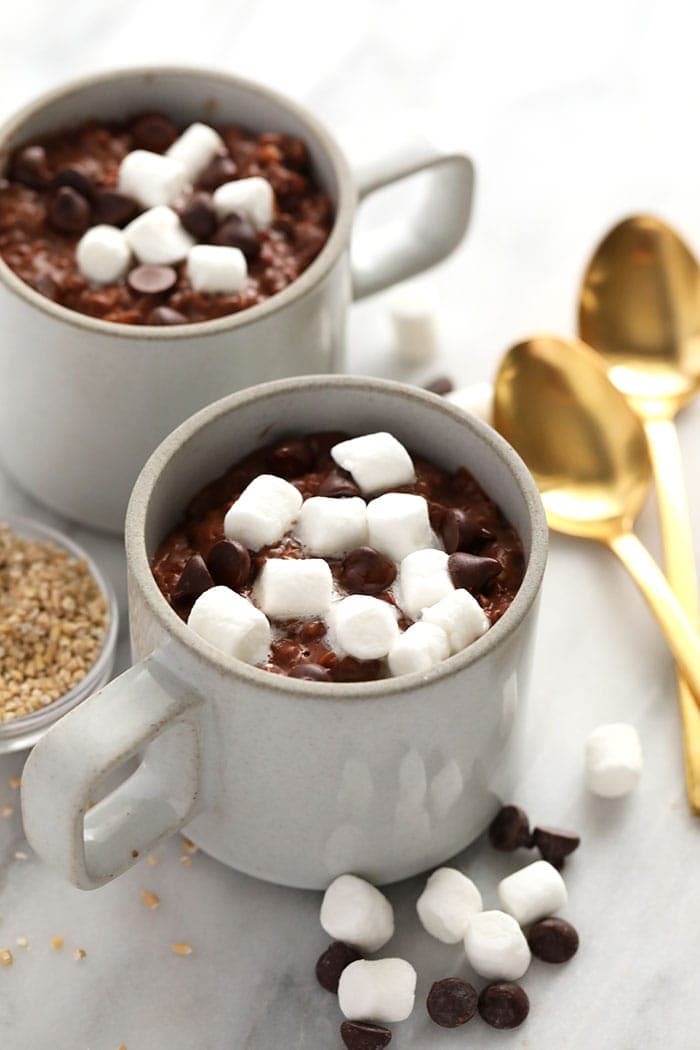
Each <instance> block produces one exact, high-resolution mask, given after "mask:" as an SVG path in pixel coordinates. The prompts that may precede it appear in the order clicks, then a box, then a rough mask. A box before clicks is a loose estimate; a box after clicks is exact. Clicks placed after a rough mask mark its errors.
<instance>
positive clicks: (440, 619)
mask: <svg viewBox="0 0 700 1050" xmlns="http://www.w3.org/2000/svg"><path fill="white" fill-rule="evenodd" d="M422 619H423V620H424V621H425V622H426V623H434V624H437V626H438V627H442V629H443V631H444V632H445V634H446V635H447V639H448V641H449V643H450V652H451V653H459V652H461V651H462V649H466V647H467V646H468V645H471V644H472V642H475V641H476V640H477V638H481V636H482V634H485V633H486V631H488V629H489V618H488V616H487V615H486V613H485V612H484V610H483V609H482V608H481V606H480V605H479V603H478V601H477V600H476V598H474V596H473V595H471V594H470V593H469V591H465V590H464V589H463V588H461V587H460V588H459V590H456V591H452V592H451V593H450V594H447V595H445V597H444V598H441V599H440V601H439V602H437V603H436V604H435V605H431V606H429V607H428V608H427V609H424V610H423V616H422Z"/></svg>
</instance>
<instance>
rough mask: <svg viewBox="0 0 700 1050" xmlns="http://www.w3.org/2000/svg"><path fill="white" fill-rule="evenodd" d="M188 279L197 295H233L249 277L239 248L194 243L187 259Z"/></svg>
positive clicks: (243, 256)
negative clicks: (207, 293)
mask: <svg viewBox="0 0 700 1050" xmlns="http://www.w3.org/2000/svg"><path fill="white" fill-rule="evenodd" d="M187 276H188V277H189V279H190V282H191V284H192V287H193V288H194V289H195V291H197V292H211V293H214V294H216V293H220V294H221V295H234V294H235V292H240V290H241V288H242V287H243V285H244V284H245V282H246V278H247V276H248V265H247V263H246V261H245V255H244V254H243V252H242V251H241V250H240V248H230V247H227V246H225V245H222V244H221V245H220V244H195V246H194V248H190V251H189V254H188V256H187Z"/></svg>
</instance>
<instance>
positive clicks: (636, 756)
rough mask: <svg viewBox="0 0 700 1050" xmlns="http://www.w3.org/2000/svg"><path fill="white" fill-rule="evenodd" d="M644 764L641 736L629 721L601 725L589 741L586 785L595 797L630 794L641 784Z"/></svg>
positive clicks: (618, 796) (587, 744)
mask: <svg viewBox="0 0 700 1050" xmlns="http://www.w3.org/2000/svg"><path fill="white" fill-rule="evenodd" d="M642 764H643V757H642V744H641V741H640V739H639V734H638V733H637V730H636V729H635V728H634V726H632V725H629V723H627V722H613V723H610V724H609V725H602V726H598V728H597V729H594V730H593V732H592V733H591V734H590V735H589V737H588V739H587V740H586V782H587V784H588V787H589V789H590V790H591V791H592V792H593V793H594V794H595V795H600V796H602V798H620V797H621V796H622V795H627V794H628V793H629V792H630V791H632V789H633V788H635V787H636V786H637V783H638V782H639V778H640V777H641V775H642Z"/></svg>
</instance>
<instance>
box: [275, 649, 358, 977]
mask: <svg viewBox="0 0 700 1050" xmlns="http://www.w3.org/2000/svg"><path fill="white" fill-rule="evenodd" d="M289 677H290V678H301V679H305V680H306V681H309V682H329V681H330V678H331V673H330V671H329V670H328V668H327V667H321V666H320V665H319V664H297V665H296V667H293V668H292V669H291V671H290V672H289ZM358 958H359V956H358Z"/></svg>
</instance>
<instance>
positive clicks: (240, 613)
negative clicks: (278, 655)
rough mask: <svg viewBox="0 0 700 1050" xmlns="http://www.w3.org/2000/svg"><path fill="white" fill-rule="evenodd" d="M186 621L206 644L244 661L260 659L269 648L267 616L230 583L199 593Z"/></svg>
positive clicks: (258, 661) (262, 658) (269, 634)
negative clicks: (233, 588)
mask: <svg viewBox="0 0 700 1050" xmlns="http://www.w3.org/2000/svg"><path fill="white" fill-rule="evenodd" d="M187 623H188V626H190V627H191V628H192V630H193V631H195V632H196V633H197V634H198V635H199V636H200V638H204V640H205V641H206V642H209V644H210V645H213V646H215V647H216V648H217V649H220V650H221V652H222V653H226V654H227V655H228V656H236V657H237V658H238V659H239V660H243V661H244V662H245V663H247V664H259V663H262V661H263V660H264V659H265V657H266V656H267V654H268V651H269V649H270V642H271V639H272V635H271V630H270V624H269V623H268V620H267V617H266V616H265V614H264V613H261V612H260V610H259V609H256V608H255V606H254V605H253V603H252V602H250V601H248V599H247V598H244V597H243V596H242V595H240V594H238V593H237V592H236V591H232V590H231V588H230V587H210V588H209V590H208V591H205V592H204V594H200V596H199V598H197V600H196V602H195V603H194V605H193V606H192V611H191V612H190V615H189V618H188V620H187Z"/></svg>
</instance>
